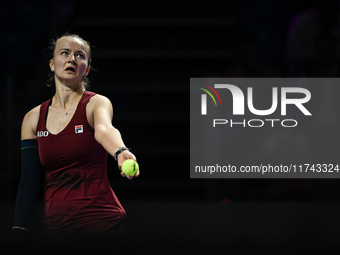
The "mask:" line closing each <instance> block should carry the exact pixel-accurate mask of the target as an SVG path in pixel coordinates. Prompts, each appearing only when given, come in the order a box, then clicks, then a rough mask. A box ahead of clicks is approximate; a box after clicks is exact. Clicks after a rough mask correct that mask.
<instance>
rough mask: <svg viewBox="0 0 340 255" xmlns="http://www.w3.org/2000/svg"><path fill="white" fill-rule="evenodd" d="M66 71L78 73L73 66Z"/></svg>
mask: <svg viewBox="0 0 340 255" xmlns="http://www.w3.org/2000/svg"><path fill="white" fill-rule="evenodd" d="M65 71H67V72H72V73H75V72H76V68H75V67H73V66H69V67H67V68H66V69H65Z"/></svg>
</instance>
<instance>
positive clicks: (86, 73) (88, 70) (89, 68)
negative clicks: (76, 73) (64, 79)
mask: <svg viewBox="0 0 340 255" xmlns="http://www.w3.org/2000/svg"><path fill="white" fill-rule="evenodd" d="M90 70H91V66H89V67H88V68H87V70H86V72H85V76H87V75H88V74H89V72H90Z"/></svg>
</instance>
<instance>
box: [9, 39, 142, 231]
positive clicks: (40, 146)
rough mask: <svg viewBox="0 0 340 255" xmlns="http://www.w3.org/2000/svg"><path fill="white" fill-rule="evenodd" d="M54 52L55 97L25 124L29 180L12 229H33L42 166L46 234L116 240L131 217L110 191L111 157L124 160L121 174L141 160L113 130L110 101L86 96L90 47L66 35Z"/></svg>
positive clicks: (26, 176) (21, 193) (26, 178)
mask: <svg viewBox="0 0 340 255" xmlns="http://www.w3.org/2000/svg"><path fill="white" fill-rule="evenodd" d="M52 48H53V49H52V50H53V58H52V59H51V60H50V62H49V66H50V69H51V71H52V72H53V79H54V86H55V93H54V96H53V97H52V98H51V99H49V100H48V101H46V102H44V103H42V104H41V105H39V106H37V107H35V108H34V109H32V110H31V111H29V112H28V113H27V114H26V115H25V117H24V119H23V122H22V130H21V151H22V175H21V179H20V183H19V187H18V194H17V200H16V208H15V216H14V226H13V229H15V230H22V231H27V229H28V227H29V222H30V218H31V216H32V213H33V210H34V206H35V202H36V199H37V198H38V195H39V189H40V188H39V184H40V176H41V172H40V171H41V166H42V168H43V171H44V175H45V177H44V199H43V202H44V228H45V229H46V230H47V231H48V232H51V233H60V234H61V235H63V236H65V235H66V236H67V235H69V236H77V235H79V236H81V235H92V234H95V235H98V234H99V235H101V234H102V235H103V236H110V235H113V234H114V233H116V232H117V231H120V230H121V228H122V227H123V225H124V221H125V219H126V212H125V210H124V208H123V207H122V205H121V204H120V202H119V200H118V199H117V197H116V195H115V193H114V192H113V190H112V189H111V187H110V184H109V181H108V177H107V155H108V154H111V155H112V156H113V157H114V158H115V159H116V160H117V162H118V167H119V169H121V166H122V164H123V162H124V161H125V160H127V159H133V160H136V157H135V155H134V154H132V153H131V152H130V150H129V149H128V148H126V146H125V144H124V142H123V140H122V137H121V135H120V132H119V131H118V130H117V129H116V128H115V127H113V126H112V117H113V109H112V104H111V102H110V101H109V99H108V98H106V97H104V96H101V95H98V94H95V93H93V92H90V91H88V90H87V89H88V79H87V75H88V74H89V72H90V70H91V67H90V64H91V48H90V44H89V43H88V42H87V41H85V40H83V39H82V38H81V37H79V36H78V35H69V34H67V35H64V36H62V37H60V38H58V39H57V40H56V41H54V43H53V47H52ZM121 175H122V176H123V177H127V178H128V179H132V178H133V177H132V176H125V175H124V173H123V172H121ZM138 175H139V172H138V173H137V174H136V175H135V176H138Z"/></svg>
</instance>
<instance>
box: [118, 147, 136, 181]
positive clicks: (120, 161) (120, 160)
mask: <svg viewBox="0 0 340 255" xmlns="http://www.w3.org/2000/svg"><path fill="white" fill-rule="evenodd" d="M127 159H133V160H134V161H136V162H137V159H136V156H135V155H134V154H133V153H131V152H130V151H128V150H125V151H123V152H121V153H120V154H119V155H118V158H117V162H118V167H119V169H120V171H121V172H120V175H121V176H122V177H126V178H128V179H129V180H131V179H133V177H138V176H139V170H138V172H137V173H136V174H135V176H130V175H125V174H124V173H123V171H122V165H123V163H124V161H125V160H127Z"/></svg>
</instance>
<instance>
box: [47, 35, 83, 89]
mask: <svg viewBox="0 0 340 255" xmlns="http://www.w3.org/2000/svg"><path fill="white" fill-rule="evenodd" d="M88 59H89V49H88V47H87V46H86V45H85V44H84V43H83V42H82V41H81V40H79V39H77V38H74V37H62V38H60V39H59V40H58V42H57V44H56V47H55V50H54V56H53V59H51V60H50V68H51V70H52V72H54V75H55V78H56V81H57V79H58V80H59V81H61V82H64V83H72V84H80V83H81V81H82V80H83V78H84V77H85V76H86V75H87V74H88Z"/></svg>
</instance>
